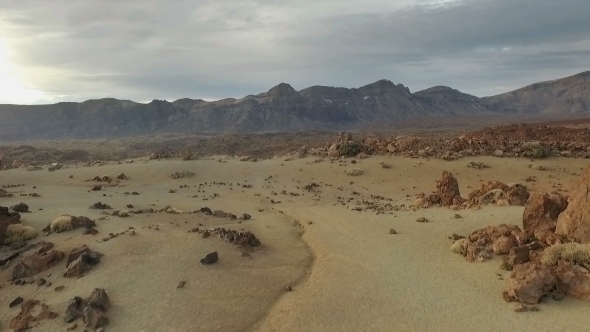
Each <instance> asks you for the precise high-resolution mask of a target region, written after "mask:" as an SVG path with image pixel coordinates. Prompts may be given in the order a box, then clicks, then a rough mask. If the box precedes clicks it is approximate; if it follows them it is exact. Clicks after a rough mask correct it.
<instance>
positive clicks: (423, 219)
mask: <svg viewBox="0 0 590 332" xmlns="http://www.w3.org/2000/svg"><path fill="white" fill-rule="evenodd" d="M416 221H417V222H429V221H430V220H428V219H426V218H424V217H420V218H418V219H416Z"/></svg>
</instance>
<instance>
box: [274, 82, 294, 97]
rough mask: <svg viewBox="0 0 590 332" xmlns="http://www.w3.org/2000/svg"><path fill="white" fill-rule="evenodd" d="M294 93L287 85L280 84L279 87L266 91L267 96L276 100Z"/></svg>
mask: <svg viewBox="0 0 590 332" xmlns="http://www.w3.org/2000/svg"><path fill="white" fill-rule="evenodd" d="M296 93H297V91H296V90H295V89H293V87H292V86H291V85H289V84H287V83H280V84H279V85H277V86H275V87H273V88H272V89H270V90H268V94H269V96H271V97H276V98H282V97H289V96H292V95H294V94H296Z"/></svg>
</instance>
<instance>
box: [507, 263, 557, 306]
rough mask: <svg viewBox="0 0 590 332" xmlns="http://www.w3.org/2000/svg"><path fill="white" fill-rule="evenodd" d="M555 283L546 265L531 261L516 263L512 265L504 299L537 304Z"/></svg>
mask: <svg viewBox="0 0 590 332" xmlns="http://www.w3.org/2000/svg"><path fill="white" fill-rule="evenodd" d="M555 284H556V280H555V277H554V276H553V274H552V273H551V270H550V269H549V268H548V267H547V266H545V265H542V264H535V263H532V262H528V263H524V264H518V265H515V266H514V270H512V275H511V276H510V279H508V282H507V284H506V290H505V291H504V293H503V294H504V299H505V300H506V301H509V302H512V301H514V302H520V303H524V304H537V303H539V301H540V300H541V298H542V297H543V296H544V295H546V294H548V293H549V292H551V290H552V289H553V287H555Z"/></svg>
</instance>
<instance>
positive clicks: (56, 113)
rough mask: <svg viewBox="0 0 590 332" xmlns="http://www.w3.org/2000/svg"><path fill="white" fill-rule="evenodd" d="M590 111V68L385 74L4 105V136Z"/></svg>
mask: <svg viewBox="0 0 590 332" xmlns="http://www.w3.org/2000/svg"><path fill="white" fill-rule="evenodd" d="M547 114H550V115H554V116H556V117H567V116H590V72H585V73H581V74H578V75H574V76H571V77H567V78H563V79H559V80H555V81H549V82H542V83H536V84H533V85H530V86H527V87H524V88H522V89H518V90H515V91H512V92H508V93H505V94H501V95H497V96H493V97H485V98H478V97H476V96H472V95H468V94H465V93H462V92H460V91H458V90H455V89H452V88H449V87H445V86H435V87H432V88H429V89H426V90H422V91H418V92H415V93H411V92H410V90H409V89H408V88H407V87H405V86H403V85H401V84H397V85H396V84H394V83H392V82H391V81H388V80H380V81H377V82H375V83H372V84H369V85H365V86H363V87H360V88H353V89H347V88H335V87H326V86H312V87H309V88H307V89H303V90H301V91H296V90H295V89H293V87H291V86H290V85H289V84H286V83H281V84H279V85H277V86H275V87H273V88H272V89H270V90H269V91H268V92H265V93H261V94H258V95H249V96H246V97H244V98H242V99H223V100H219V101H214V102H207V101H204V100H200V99H199V100H193V99H187V98H184V99H179V100H176V101H174V102H168V101H162V100H154V101H152V102H150V103H148V104H141V103H136V102H132V101H129V100H117V99H112V98H106V99H98V100H88V101H85V102H82V103H70V102H68V103H57V104H53V105H0V140H17V139H18V140H22V139H51V138H96V137H105V136H130V135H145V134H157V133H183V132H185V133H186V132H192V133H194V132H201V133H230V132H233V133H252V132H255V133H262V132H280V131H303V130H360V129H366V128H377V127H378V128H380V129H387V128H393V127H400V126H402V127H403V126H414V127H420V125H421V124H424V123H426V122H433V121H434V123H435V124H436V123H439V122H440V123H442V122H449V121H450V122H453V121H455V119H465V118H471V117H478V119H483V118H489V119H493V118H498V119H504V118H506V117H507V116H514V117H518V116H521V117H523V119H524V117H526V119H531V118H533V117H534V116H537V115H538V116H542V115H547Z"/></svg>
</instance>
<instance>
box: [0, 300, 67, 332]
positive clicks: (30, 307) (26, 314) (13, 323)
mask: <svg viewBox="0 0 590 332" xmlns="http://www.w3.org/2000/svg"><path fill="white" fill-rule="evenodd" d="M37 306H41V310H37V309H36V307H37ZM34 314H35V315H34ZM55 317H57V314H56V313H54V312H52V311H49V307H48V306H47V305H46V304H43V303H41V302H39V301H38V300H27V301H26V302H24V303H23V304H21V311H20V312H19V313H18V315H17V316H16V317H14V318H13V319H11V320H10V328H11V329H13V331H14V332H25V331H27V330H29V329H30V328H32V327H33V326H32V325H31V324H30V323H33V322H39V321H41V320H44V319H53V318H55Z"/></svg>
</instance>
